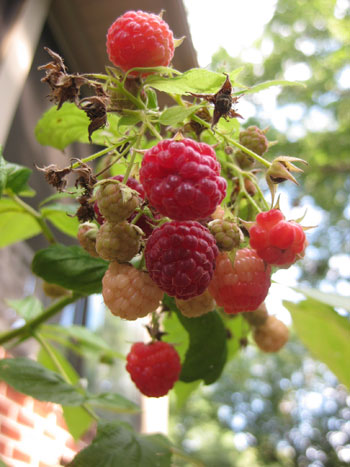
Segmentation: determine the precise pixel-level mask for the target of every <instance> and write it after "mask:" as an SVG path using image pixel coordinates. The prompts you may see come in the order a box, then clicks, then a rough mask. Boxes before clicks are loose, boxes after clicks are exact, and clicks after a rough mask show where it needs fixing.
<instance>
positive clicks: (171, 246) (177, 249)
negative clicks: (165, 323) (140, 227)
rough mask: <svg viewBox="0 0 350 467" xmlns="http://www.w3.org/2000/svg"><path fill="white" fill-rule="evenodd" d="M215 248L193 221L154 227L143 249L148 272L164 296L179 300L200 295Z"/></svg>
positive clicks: (213, 264)
mask: <svg viewBox="0 0 350 467" xmlns="http://www.w3.org/2000/svg"><path fill="white" fill-rule="evenodd" d="M217 254H218V248H217V246H216V244H215V239H214V237H213V236H212V235H211V233H210V232H209V230H208V229H207V228H206V227H204V226H202V225H201V224H199V223H198V222H195V221H187V222H179V221H172V222H167V223H165V224H163V225H162V226H161V227H158V228H157V229H155V230H154V231H153V233H152V235H151V236H150V237H149V239H148V241H147V244H146V248H145V260H146V266H147V269H148V272H149V274H150V276H151V278H152V279H153V280H154V282H155V283H156V284H157V285H158V286H159V287H160V288H161V289H162V290H164V291H165V292H166V293H167V294H168V295H171V296H174V297H176V298H180V299H183V300H186V299H189V298H192V297H196V296H197V295H200V294H202V293H203V292H204V291H205V289H206V288H207V287H208V284H209V282H210V279H211V278H212V275H213V271H214V267H215V258H216V256H217Z"/></svg>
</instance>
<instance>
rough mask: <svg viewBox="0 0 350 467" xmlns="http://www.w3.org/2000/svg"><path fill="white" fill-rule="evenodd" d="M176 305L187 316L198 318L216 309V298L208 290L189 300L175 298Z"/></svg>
mask: <svg viewBox="0 0 350 467" xmlns="http://www.w3.org/2000/svg"><path fill="white" fill-rule="evenodd" d="M175 302H176V306H177V307H178V309H179V310H180V311H181V313H182V314H183V315H184V316H186V318H197V317H198V316H202V315H204V314H206V313H209V312H210V311H213V310H214V309H215V300H214V299H213V297H212V296H211V295H210V293H209V292H208V290H205V292H204V293H202V294H201V295H198V296H197V297H193V298H190V299H189V300H181V299H179V298H176V299H175Z"/></svg>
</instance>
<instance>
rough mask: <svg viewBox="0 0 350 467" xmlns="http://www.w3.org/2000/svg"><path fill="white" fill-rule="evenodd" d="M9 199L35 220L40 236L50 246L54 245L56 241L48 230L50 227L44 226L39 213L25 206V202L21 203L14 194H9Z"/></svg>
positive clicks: (44, 223)
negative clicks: (39, 229) (42, 236)
mask: <svg viewBox="0 0 350 467" xmlns="http://www.w3.org/2000/svg"><path fill="white" fill-rule="evenodd" d="M9 197H10V198H12V200H13V201H14V202H15V203H17V204H18V205H19V206H20V207H21V208H23V210H24V211H25V212H27V213H28V214H30V215H31V216H32V217H34V219H35V220H36V222H37V223H38V224H39V226H40V228H41V232H42V234H43V235H44V237H45V238H46V240H47V241H48V242H49V243H50V244H51V245H53V244H55V243H56V239H55V237H54V235H53V233H52V231H51V229H50V227H49V226H48V225H47V224H46V222H45V220H44V218H43V216H42V214H40V212H38V211H36V210H35V209H33V208H32V207H31V206H29V204H27V203H26V202H25V201H23V200H22V199H21V198H19V197H18V196H17V195H14V194H9Z"/></svg>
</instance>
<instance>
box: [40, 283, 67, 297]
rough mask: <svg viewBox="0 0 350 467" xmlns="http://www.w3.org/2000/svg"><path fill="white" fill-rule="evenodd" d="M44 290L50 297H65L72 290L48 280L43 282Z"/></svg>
mask: <svg viewBox="0 0 350 467" xmlns="http://www.w3.org/2000/svg"><path fill="white" fill-rule="evenodd" d="M43 291H44V293H45V295H47V296H48V297H50V298H59V297H64V296H65V295H68V294H69V293H70V291H69V290H67V289H65V288H64V287H61V286H60V285H57V284H50V283H49V282H46V281H44V282H43Z"/></svg>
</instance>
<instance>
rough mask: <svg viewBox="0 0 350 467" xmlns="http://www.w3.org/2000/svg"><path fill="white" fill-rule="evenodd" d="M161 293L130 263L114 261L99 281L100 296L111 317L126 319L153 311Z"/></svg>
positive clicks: (147, 277)
mask: <svg viewBox="0 0 350 467" xmlns="http://www.w3.org/2000/svg"><path fill="white" fill-rule="evenodd" d="M163 294H164V292H162V291H161V290H160V289H159V288H158V287H157V285H156V284H155V283H154V282H153V281H152V279H151V278H150V277H149V275H148V274H147V273H146V272H142V271H139V270H137V269H135V268H134V267H133V266H130V265H129V264H119V263H117V262H113V263H111V264H110V265H109V268H108V269H107V271H106V273H105V275H104V277H103V279H102V295H103V299H104V301H105V304H106V305H107V307H108V308H109V309H110V311H111V312H112V314H113V315H116V316H120V317H121V318H124V319H127V320H130V321H132V320H135V319H137V318H142V317H143V316H146V315H147V314H148V313H152V312H153V311H155V310H156V309H157V308H158V306H159V302H160V300H161V299H162V298H163Z"/></svg>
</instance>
